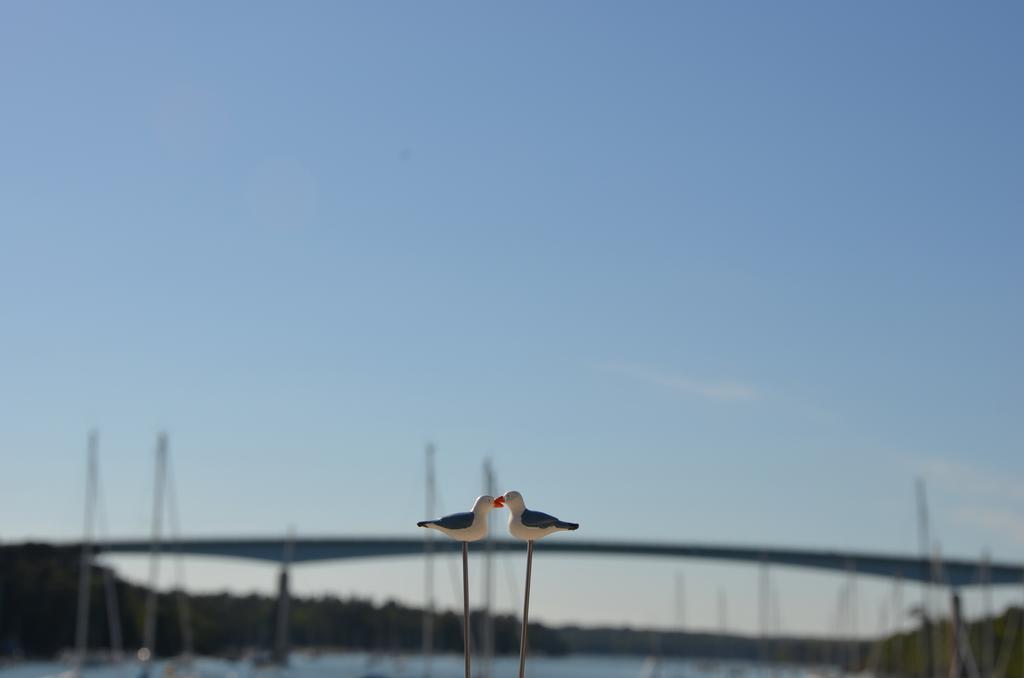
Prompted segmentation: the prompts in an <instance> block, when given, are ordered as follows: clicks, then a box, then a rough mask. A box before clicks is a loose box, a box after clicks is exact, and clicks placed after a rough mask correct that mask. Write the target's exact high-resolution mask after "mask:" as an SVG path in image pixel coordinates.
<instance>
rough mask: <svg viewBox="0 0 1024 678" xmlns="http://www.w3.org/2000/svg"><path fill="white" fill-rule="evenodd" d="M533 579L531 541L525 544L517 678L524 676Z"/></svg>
mask: <svg viewBox="0 0 1024 678" xmlns="http://www.w3.org/2000/svg"><path fill="white" fill-rule="evenodd" d="M532 578H533V540H532V539H531V540H529V541H528V542H526V595H525V596H523V632H522V633H521V634H519V678H525V676H526V647H527V641H526V636H527V629H529V628H530V580H531V579H532Z"/></svg>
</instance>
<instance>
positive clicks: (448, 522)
mask: <svg viewBox="0 0 1024 678" xmlns="http://www.w3.org/2000/svg"><path fill="white" fill-rule="evenodd" d="M504 506H505V498H504V497H498V498H497V499H495V498H494V497H492V496H490V495H487V494H484V495H481V496H479V497H477V498H476V501H475V502H473V508H472V509H470V510H469V511H466V512H464V513H453V514H451V515H450V516H445V517H444V518H438V519H437V520H421V521H420V522H418V523H416V525H417V527H429V528H432V529H435V530H437V531H438V532H443V533H444V534H446V535H447V536H449V537H451V538H452V539H455V540H456V541H479V540H481V539H483V538H484V537H486V536H487V514H488V513H490V511H491V509H496V508H502V507H504Z"/></svg>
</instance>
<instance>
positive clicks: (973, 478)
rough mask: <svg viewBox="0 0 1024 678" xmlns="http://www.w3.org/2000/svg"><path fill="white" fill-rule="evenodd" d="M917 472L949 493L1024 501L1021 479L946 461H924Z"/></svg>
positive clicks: (975, 466) (974, 466)
mask: <svg viewBox="0 0 1024 678" xmlns="http://www.w3.org/2000/svg"><path fill="white" fill-rule="evenodd" d="M917 470H918V472H919V473H921V474H922V475H924V476H925V477H926V478H928V480H929V481H932V482H934V483H936V484H938V485H940V486H942V488H943V489H945V490H946V491H949V492H953V493H956V494H960V495H971V496H979V497H984V498H986V499H1000V500H1014V501H1024V478H1020V477H1018V476H1015V475H1014V474H1012V473H1007V472H1005V471H1000V472H998V473H997V472H995V471H988V470H985V469H984V468H981V467H979V466H977V465H974V464H963V463H960V462H955V461H950V460H948V459H924V460H922V461H920V462H919V463H918V465H917Z"/></svg>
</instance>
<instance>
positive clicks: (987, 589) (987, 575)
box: [981, 550, 996, 676]
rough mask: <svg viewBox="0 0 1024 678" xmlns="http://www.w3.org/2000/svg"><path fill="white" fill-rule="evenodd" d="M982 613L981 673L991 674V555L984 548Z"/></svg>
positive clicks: (993, 665) (992, 629) (992, 649)
mask: <svg viewBox="0 0 1024 678" xmlns="http://www.w3.org/2000/svg"><path fill="white" fill-rule="evenodd" d="M981 586H982V589H981V591H982V601H983V602H982V605H983V607H984V612H983V613H982V615H983V617H984V619H985V621H984V622H983V624H984V626H983V629H984V633H983V634H982V645H981V675H983V676H991V675H992V671H993V670H994V669H995V663H996V659H995V654H996V648H995V628H994V621H993V615H992V556H991V555H990V554H989V552H988V551H987V550H986V551H985V552H984V553H983V554H982V556H981Z"/></svg>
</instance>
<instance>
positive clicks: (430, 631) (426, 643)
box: [423, 445, 435, 678]
mask: <svg viewBox="0 0 1024 678" xmlns="http://www.w3.org/2000/svg"><path fill="white" fill-rule="evenodd" d="M426 480H427V488H426V504H427V506H426V509H427V510H426V515H427V516H428V517H429V516H432V515H434V494H435V485H434V446H433V445H427V479H426ZM433 532H434V531H433V530H426V535H424V539H425V541H424V542H423V556H424V558H423V597H424V599H425V600H424V605H423V675H424V676H426V678H430V668H431V666H430V664H431V659H432V657H433V654H434V534H433Z"/></svg>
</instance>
